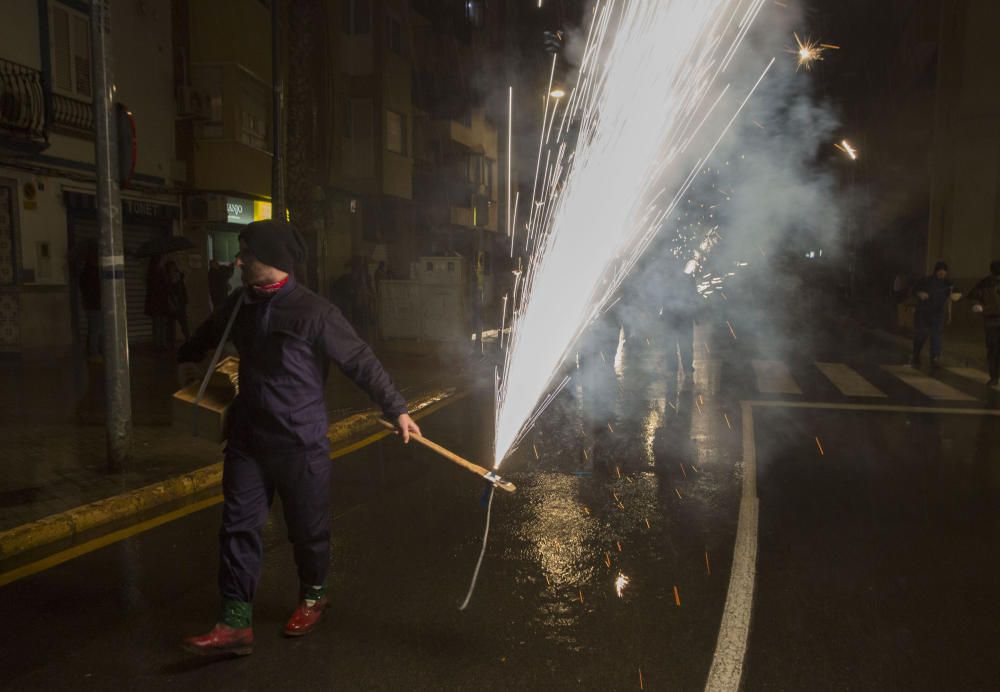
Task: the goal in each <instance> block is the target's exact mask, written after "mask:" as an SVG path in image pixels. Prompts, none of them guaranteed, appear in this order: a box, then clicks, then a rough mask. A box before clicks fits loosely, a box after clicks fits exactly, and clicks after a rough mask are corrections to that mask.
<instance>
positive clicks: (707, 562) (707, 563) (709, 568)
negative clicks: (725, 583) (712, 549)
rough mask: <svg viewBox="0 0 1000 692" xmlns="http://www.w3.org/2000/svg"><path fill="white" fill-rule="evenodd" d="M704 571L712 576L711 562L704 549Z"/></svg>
mask: <svg viewBox="0 0 1000 692" xmlns="http://www.w3.org/2000/svg"><path fill="white" fill-rule="evenodd" d="M705 571H707V572H708V575H709V576H712V564H711V563H710V562H709V561H708V551H707V550H706V551H705Z"/></svg>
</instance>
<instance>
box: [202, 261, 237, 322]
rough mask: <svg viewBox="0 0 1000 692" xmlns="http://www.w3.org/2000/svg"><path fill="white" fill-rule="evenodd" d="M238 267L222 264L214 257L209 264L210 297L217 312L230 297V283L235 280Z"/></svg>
mask: <svg viewBox="0 0 1000 692" xmlns="http://www.w3.org/2000/svg"><path fill="white" fill-rule="evenodd" d="M235 271H236V267H235V266H234V265H232V264H222V263H221V262H220V261H219V260H217V259H215V258H214V257H213V258H212V259H211V260H209V262H208V297H209V298H210V299H211V301H212V309H213V310H215V309H217V308H218V307H220V306H221V305H222V304H223V303H225V302H226V298H228V297H229V281H230V279H232V278H233V273H234V272H235Z"/></svg>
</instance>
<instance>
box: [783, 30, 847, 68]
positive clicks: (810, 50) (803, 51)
mask: <svg viewBox="0 0 1000 692" xmlns="http://www.w3.org/2000/svg"><path fill="white" fill-rule="evenodd" d="M792 36H794V37H795V43H796V45H797V47H796V48H787V49H786V50H787V52H789V53H791V54H792V55H797V56H798V59H799V62H798V65H797V66H796V68H795V69H799V68H800V67H804V68H806V69H807V70H811V69H812V64H813V63H814V62H816V61H817V60H822V59H823V52H824V51H825V50H827V49H833V50H837V49H839V48H840V46H835V45H833V44H830V43H820V42H819V41H813V40H812V39H808V38H807V39H806V40H805V41H803V40H802V39H800V38H799V35H798V34H792Z"/></svg>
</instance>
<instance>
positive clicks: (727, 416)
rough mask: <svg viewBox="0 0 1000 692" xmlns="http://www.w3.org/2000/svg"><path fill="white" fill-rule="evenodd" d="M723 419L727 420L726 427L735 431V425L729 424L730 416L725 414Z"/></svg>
mask: <svg viewBox="0 0 1000 692" xmlns="http://www.w3.org/2000/svg"><path fill="white" fill-rule="evenodd" d="M722 417H723V418H725V419H726V427H727V428H729V429H730V430H732V429H733V424H732V423H730V422H729V414H727V413H723V414H722Z"/></svg>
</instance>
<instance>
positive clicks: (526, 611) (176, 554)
mask: <svg viewBox="0 0 1000 692" xmlns="http://www.w3.org/2000/svg"><path fill="white" fill-rule="evenodd" d="M633 342H635V344H633V346H632V347H631V348H630V347H629V346H628V345H626V346H625V347H624V348H623V349H622V350H621V352H620V354H619V356H620V357H619V359H618V361H617V362H616V364H615V365H616V367H615V370H614V371H611V369H610V367H609V368H608V369H607V370H603V371H602V373H603V374H602V377H605V378H606V379H604V380H601V379H600V378H599V379H598V380H597V381H598V382H602V383H607V382H611V383H612V387H611V388H610V389H608V391H611V392H612V396H610V397H599V396H594V390H593V386H594V383H595V381H594V380H590V379H588V378H586V377H577V378H575V379H574V381H573V382H571V383H570V385H569V386H568V387H567V388H566V390H564V392H563V393H562V394H561V395H560V397H559V398H558V399H557V400H556V402H555V403H553V405H552V406H551V407H550V408H549V410H548V411H547V412H546V413H545V414H544V415H543V417H542V418H541V419H540V421H539V423H538V425H537V426H536V428H535V429H534V430H533V431H532V433H531V434H530V435H529V436H528V437H527V438H526V439H525V441H524V443H523V444H522V445H521V447H520V448H519V449H518V451H517V452H516V454H515V455H514V457H513V458H512V459H510V460H509V461H508V462H506V463H505V465H504V469H503V471H504V475H505V476H509V477H510V478H511V479H512V480H513V481H514V482H516V483H517V485H518V488H519V490H518V492H517V493H516V494H515V495H506V494H498V496H497V497H496V498H495V501H494V504H493V516H492V528H491V533H490V540H489V544H488V547H487V551H486V558H485V561H484V564H483V568H482V573H481V575H480V578H479V584H478V588H477V590H476V593H475V596H474V598H473V600H472V604H471V606H470V607H469V609H468V610H466V611H465V612H459V611H458V610H457V605H458V604H459V603H460V602H461V600H462V598H463V597H464V595H465V591H466V589H467V587H468V581H469V578H470V576H471V573H472V569H473V566H474V564H475V560H476V557H477V555H478V552H479V549H480V539H481V535H482V530H483V521H484V513H485V510H484V508H483V506H482V504H481V503H480V496H481V493H482V484H481V483H480V482H479V481H477V480H476V479H475V478H474V477H473V476H471V475H467V474H466V473H465V472H463V471H461V470H460V469H458V468H457V467H454V466H452V465H450V464H448V463H447V462H444V461H442V460H440V459H439V458H437V457H434V456H433V455H432V454H431V453H430V452H428V451H426V450H423V449H420V448H417V447H415V446H411V447H408V448H405V449H404V448H401V446H400V445H399V443H398V442H397V441H395V440H392V439H387V440H383V441H381V442H378V443H375V444H373V445H371V446H369V447H366V448H364V449H362V450H360V451H358V452H356V453H353V454H351V455H349V456H345V457H342V458H339V459H337V460H336V461H335V462H334V464H335V472H334V493H335V502H334V508H333V514H334V522H333V537H334V538H333V544H332V546H331V564H332V570H331V582H330V586H331V593H332V597H333V601H334V607H333V610H332V612H331V614H330V617H329V619H328V620H327V621H326V622H325V623H324V624H323V625H322V626H321V628H320V629H318V630H317V631H316V632H314V633H313V634H311V635H309V636H307V637H305V638H302V639H300V640H287V639H284V638H283V637H282V636H281V634H280V630H281V626H282V625H283V623H284V621H285V619H286V618H287V616H288V615H289V614H290V612H291V610H292V608H293V607H294V605H295V602H294V601H295V596H296V590H297V585H296V579H295V571H294V567H293V565H292V556H291V548H290V546H289V545H288V544H287V542H286V541H285V538H284V528H283V526H282V524H281V513H280V512H279V511H274V512H272V523H271V524H270V525H269V526H268V530H267V536H266V545H267V553H266V561H265V566H264V574H263V579H262V585H261V589H260V592H259V593H258V596H257V600H256V606H255V633H256V649H255V652H254V654H253V655H252V656H249V657H246V658H243V659H238V660H229V659H223V660H213V659H198V658H191V657H189V656H187V655H186V654H184V653H183V652H181V651H180V649H179V647H178V646H177V643H178V642H179V641H180V639H181V638H182V637H184V636H186V635H190V634H194V633H198V632H200V631H203V630H205V629H207V628H208V627H209V626H210V625H211V622H212V619H213V617H214V615H215V613H216V609H217V597H216V594H215V588H214V583H215V568H216V532H217V529H218V521H219V515H220V508H219V507H218V506H214V507H211V508H209V509H206V510H203V511H200V512H197V513H194V514H191V515H189V516H186V517H183V518H181V519H178V520H176V521H173V522H170V523H168V524H165V525H163V526H160V527H157V528H155V529H152V530H150V531H147V532H144V533H140V534H138V535H135V536H133V537H131V538H128V539H126V540H124V541H121V542H118V543H115V544H113V545H111V546H108V547H105V548H102V549H100V550H97V551H94V552H91V553H89V554H86V555H84V556H82V557H79V558H77V559H75V560H72V561H70V562H67V563H65V564H63V565H60V566H57V567H54V568H52V569H49V570H47V571H44V572H41V573H39V574H36V575H34V576H32V577H28V578H25V579H23V580H21V581H18V582H15V583H13V584H10V585H8V586H6V587H3V588H2V589H0V621H2V622H3V623H4V624H5V626H4V627H3V628H2V631H0V652H2V653H0V656H2V658H3V662H2V670H3V675H2V678H0V685H3V686H4V688H7V689H19V690H20V689H25V690H27V689H44V690H48V689H67V688H73V689H143V690H147V689H149V690H156V689H180V688H184V689H192V690H201V689H213V690H240V689H317V690H318V689H400V690H409V689H418V690H424V689H428V690H430V689H454V690H461V689H531V690H534V689H601V690H611V689H622V690H627V689H639V688H640V686H644V687H645V688H646V689H684V690H688V689H690V690H696V689H702V688H703V687H704V685H705V680H706V677H707V675H708V671H709V667H710V666H711V663H712V658H713V654H714V652H715V645H716V639H717V637H718V634H719V627H720V621H721V618H722V612H723V607H724V603H725V599H726V593H727V588H728V586H729V571H730V564H731V561H732V556H733V547H734V541H735V535H736V524H737V517H738V510H739V503H740V494H741V487H742V482H743V478H742V466H741V463H740V462H741V459H742V435H741V425H742V421H741V406H740V402H741V401H744V400H748V399H756V400H760V399H770V400H788V401H796V402H801V401H813V402H829V403H836V404H844V403H847V404H858V405H861V406H865V407H867V406H869V405H870V404H872V400H867V399H860V398H856V397H855V398H852V397H845V396H844V395H843V394H841V393H840V392H839V391H838V389H837V388H836V387H835V386H834V385H833V384H832V383H831V382H830V380H829V379H827V378H825V377H824V376H823V375H822V374H820V373H819V371H817V370H816V368H815V367H813V365H812V364H813V362H814V361H817V360H819V361H838V362H844V363H847V364H849V365H850V366H851V367H853V368H854V370H855V371H856V372H858V373H860V374H861V375H862V376H864V377H865V378H866V379H867V380H868V381H869V382H871V383H872V384H873V385H874V386H876V387H877V388H878V389H879V390H880V391H881V392H883V393H884V394H885V395H886V396H885V397H884V398H881V399H878V400H877V402H875V403H877V404H879V405H884V406H920V407H924V406H937V407H948V408H954V409H966V410H972V409H977V410H978V409H980V408H981V409H988V408H993V407H995V406H996V403H997V393H995V392H988V391H987V390H985V388H984V387H982V386H981V385H977V384H975V383H973V382H971V381H968V380H964V379H962V378H960V377H957V376H955V375H952V374H950V373H944V372H942V373H938V374H937V375H936V377H937V378H938V379H939V380H941V381H944V382H946V383H947V384H950V385H951V386H953V387H954V388H956V389H958V390H960V391H961V392H964V393H966V394H968V395H969V396H970V400H968V401H961V402H945V403H942V402H940V401H934V400H932V399H930V398H928V397H927V396H925V395H923V394H921V393H919V392H917V391H916V390H914V389H913V388H912V387H909V386H908V385H906V384H904V383H903V382H902V381H900V380H899V378H897V377H894V376H893V375H892V374H891V373H889V372H887V371H885V370H883V369H882V368H880V367H879V366H880V365H882V364H891V363H896V362H898V361H899V354H898V353H896V352H895V351H893V350H887V349H885V348H883V347H879V346H877V345H873V344H869V343H865V342H864V341H863V340H861V339H860V337H857V338H855V339H854V340H850V339H848V340H847V342H845V339H844V338H839V339H836V340H834V339H827V338H823V339H817V340H816V341H815V342H814V343H816V344H820V345H818V346H817V345H813V346H809V347H808V348H801V349H798V350H797V351H796V352H794V353H791V354H788V355H787V358H785V359H784V362H785V363H786V364H787V366H788V370H789V372H791V373H792V375H793V377H794V379H795V381H796V383H797V384H798V386H799V387H800V388H801V390H802V393H801V394H796V395H781V394H762V393H761V392H760V391H759V383H757V382H756V381H755V377H754V370H753V369H752V368H751V367H750V365H749V360H750V359H751V358H757V357H759V356H758V354H759V353H760V349H759V346H758V345H756V344H754V343H752V342H751V341H750V340H744V341H733V340H732V339H731V337H730V336H729V334H728V329H727V328H726V327H725V325H724V323H723V324H722V325H721V327H719V326H716V328H715V329H714V330H713V329H711V328H709V327H707V326H706V327H705V328H703V329H701V330H700V331H699V343H698V345H697V352H698V356H697V358H698V363H696V366H699V371H698V376H697V378H696V379H695V382H694V384H693V386H689V385H685V384H684V383H683V382H681V383H678V382H671V381H669V380H668V378H667V376H666V375H665V372H664V359H663V354H662V350H658V348H657V340H656V338H655V334H654V339H653V341H652V342H651V346H649V347H646V348H639V347H638V346H641V345H642V344H641V342H640V341H639V339H633ZM772 356H773V354H772ZM588 387H591V389H590V391H589V392H588V389H587V388H588ZM490 408H491V395H490V394H489V393H488V392H485V393H484V392H474V393H473V394H471V395H470V396H469V397H467V398H465V399H463V400H462V401H460V402H458V403H455V404H452V405H451V406H448V407H446V408H444V409H442V410H440V411H439V412H436V413H434V414H432V415H431V416H429V417H428V418H426V419H424V420H423V421H421V425H422V427H423V429H424V432H425V433H426V434H427V435H428V436H429V437H431V438H432V439H434V440H436V441H438V442H440V443H441V444H443V445H445V446H447V447H449V448H452V449H454V450H455V451H457V452H459V453H461V454H464V455H466V456H467V457H469V458H472V459H480V460H487V459H488V458H489V452H490V448H489V445H490V439H489V437H490V430H491V426H492V413H491V410H490ZM753 429H754V439H755V445H756V453H757V471H758V472H757V493H758V495H759V498H760V526H759V554H758V561H757V577H756V593H755V602H754V609H753V617H752V621H751V631H750V637H749V641H748V648H747V656H746V667H745V673H744V676H743V686H744V688H745V689H749V690H758V689H759V690H765V689H766V690H772V689H773V690H801V689H831V690H841V689H865V690H867V689H871V690H883V689H900V690H903V689H908V690H909V689H970V690H973V689H996V688H997V683H998V682H1000V664H998V662H997V660H996V656H995V655H992V654H993V652H994V650H995V648H996V643H997V642H998V641H1000V628H998V625H997V622H1000V609H998V607H997V605H996V599H995V591H996V583H997V579H996V572H997V566H998V562H1000V557H998V554H1000V553H998V551H997V549H996V546H997V545H1000V541H998V539H1000V503H998V502H997V500H998V499H1000V498H998V493H1000V458H998V457H1000V445H998V442H1000V421H997V420H993V419H991V418H989V417H987V416H986V415H980V414H971V415H959V414H951V413H934V414H929V413H914V412H900V411H879V410H873V409H870V408H858V409H851V410H827V409H793V408H764V409H758V410H756V411H755V413H754V424H753ZM821 447H822V453H821ZM536 457H537V458H536ZM619 575H622V576H624V577H625V578H627V580H628V581H627V584H626V585H625V586H624V588H623V589H622V592H621V596H619V595H618V594H617V593H616V579H617V578H618V577H619Z"/></svg>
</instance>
